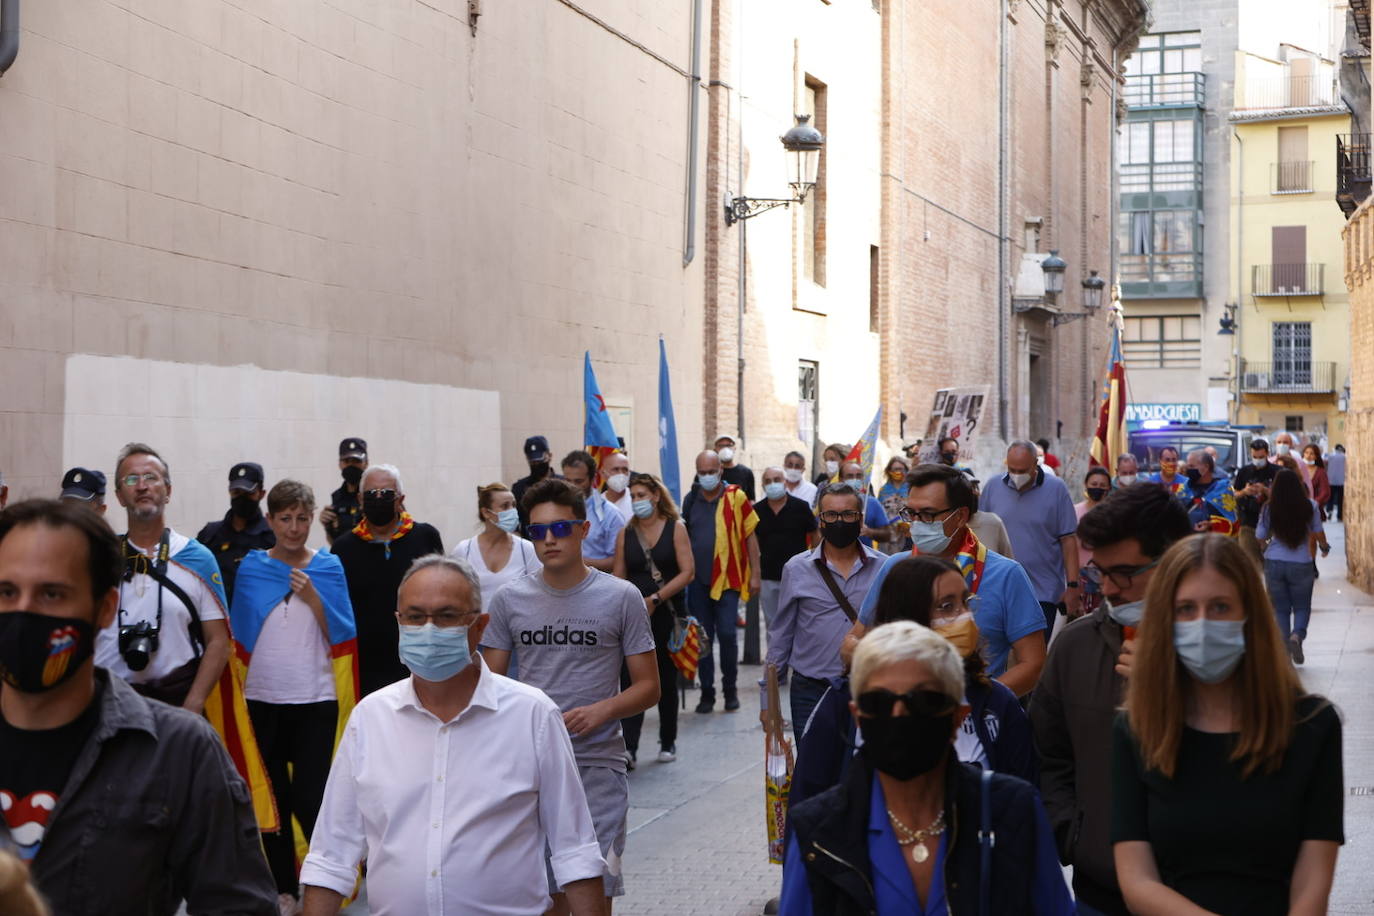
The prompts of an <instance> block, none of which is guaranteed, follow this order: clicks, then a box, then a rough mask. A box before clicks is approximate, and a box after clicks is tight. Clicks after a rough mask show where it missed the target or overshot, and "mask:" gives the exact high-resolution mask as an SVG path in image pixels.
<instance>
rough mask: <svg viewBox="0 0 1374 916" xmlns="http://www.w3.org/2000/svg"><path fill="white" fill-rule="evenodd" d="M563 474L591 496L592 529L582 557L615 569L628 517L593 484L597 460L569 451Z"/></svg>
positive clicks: (589, 518)
mask: <svg viewBox="0 0 1374 916" xmlns="http://www.w3.org/2000/svg"><path fill="white" fill-rule="evenodd" d="M563 477H564V479H566V480H567V481H568V483H570V484H572V485H573V486H574V487H576V488H577V489H579V490H581V491H582V492H583V493H584V494H586V497H587V521H588V522H590V523H591V530H589V531H588V532H587V536H586V538H584V539H583V541H582V559H583V560H584V561H585V562H586V564H587V565H588V566H590V567H592V568H593V569H599V570H601V571H602V572H611V571H612V568H613V567H614V566H615V537H616V534H618V533H619V531H620V529H621V528H624V527H625V516H623V515H621V514H620V511H619V510H618V509H616V507H615V506H612V505H611V504H610V503H609V502H607V501H606V497H604V496H602V495H601V493H600V492H598V491H597V490H596V488H594V487H593V486H592V481H594V480H596V459H595V458H593V457H592V456H591V455H590V454H588V453H587V452H584V451H581V450H578V451H575V452H569V453H568V454H567V457H565V458H564V459H563Z"/></svg>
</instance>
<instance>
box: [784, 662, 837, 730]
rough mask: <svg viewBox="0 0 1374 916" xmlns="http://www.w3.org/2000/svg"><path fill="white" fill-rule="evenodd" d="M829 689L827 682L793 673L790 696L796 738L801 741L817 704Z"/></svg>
mask: <svg viewBox="0 0 1374 916" xmlns="http://www.w3.org/2000/svg"><path fill="white" fill-rule="evenodd" d="M829 688H830V682H829V681H827V680H822V679H817V678H810V677H805V676H803V675H800V674H798V673H797V672H795V671H793V672H792V686H791V687H789V688H788V696H789V698H790V699H791V702H792V734H793V736H794V737H795V738H797V739H800V738H801V736H802V735H803V734H804V733H805V732H806V723H807V722H809V721H810V720H811V711H812V710H813V709H815V708H816V704H817V703H819V702H820V701H821V697H822V696H824V695H825V692H826V690H828V689H829Z"/></svg>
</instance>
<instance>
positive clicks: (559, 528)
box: [528, 520, 582, 541]
mask: <svg viewBox="0 0 1374 916" xmlns="http://www.w3.org/2000/svg"><path fill="white" fill-rule="evenodd" d="M580 524H582V523H581V522H570V521H567V520H564V521H559V522H549V523H548V524H547V525H530V526H529V529H528V530H529V533H530V540H531V541H542V540H544V538H546V537H547V536H548V534H549V532H553V536H554V537H556V538H565V537H567V536H568V535H570V534H572V533H573V526H574V525H580Z"/></svg>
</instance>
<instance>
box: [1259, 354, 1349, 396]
mask: <svg viewBox="0 0 1374 916" xmlns="http://www.w3.org/2000/svg"><path fill="white" fill-rule="evenodd" d="M1240 365H1241V368H1240V390H1241V391H1242V392H1244V393H1245V394H1335V393H1336V364H1335V363H1327V362H1313V361H1312V360H1305V359H1294V360H1290V361H1287V362H1277V363H1256V362H1251V361H1250V360H1248V359H1243V360H1241V361H1240Z"/></svg>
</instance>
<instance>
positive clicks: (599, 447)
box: [582, 351, 620, 487]
mask: <svg viewBox="0 0 1374 916" xmlns="http://www.w3.org/2000/svg"><path fill="white" fill-rule="evenodd" d="M584 360H585V366H586V372H585V374H584V376H583V380H582V396H583V399H584V400H585V401H586V402H587V419H586V422H585V423H583V425H582V443H583V445H584V446H585V448H586V449H587V451H588V452H589V453H590V454H591V456H592V457H593V458H594V459H596V481H595V484H596V486H598V487H599V486H601V483H602V481H603V479H604V478H603V477H602V474H601V466H602V465H603V464H604V463H605V461H606V459H607V458H608V457H609V456H610V455H611V454H613V453H614V452H615V451H616V450H617V449H619V448H620V438H619V437H618V436H616V434H615V427H614V426H613V425H611V415H610V414H609V413H607V412H606V399H605V398H603V397H602V396H601V386H600V385H598V384H597V383H596V373H595V372H593V371H592V354H591V351H587V352H586V353H585V354H584Z"/></svg>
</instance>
